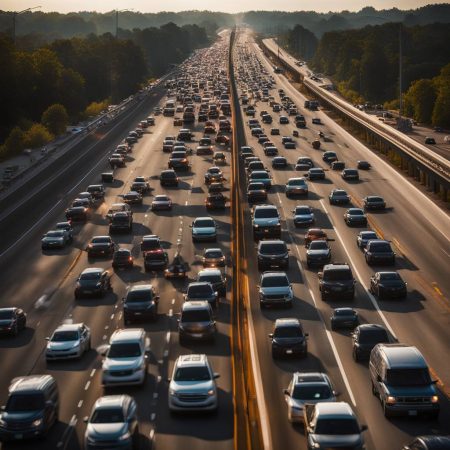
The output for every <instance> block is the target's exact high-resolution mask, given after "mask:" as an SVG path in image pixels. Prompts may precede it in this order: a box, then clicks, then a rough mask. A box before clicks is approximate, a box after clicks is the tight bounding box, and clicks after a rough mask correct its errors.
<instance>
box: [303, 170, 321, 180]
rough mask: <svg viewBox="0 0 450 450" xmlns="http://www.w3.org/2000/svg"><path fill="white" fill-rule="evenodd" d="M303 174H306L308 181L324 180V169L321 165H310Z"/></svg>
mask: <svg viewBox="0 0 450 450" xmlns="http://www.w3.org/2000/svg"><path fill="white" fill-rule="evenodd" d="M305 176H307V177H308V180H310V181H313V180H325V171H324V170H323V169H322V168H321V167H312V168H311V169H309V170H308V173H307V174H305Z"/></svg>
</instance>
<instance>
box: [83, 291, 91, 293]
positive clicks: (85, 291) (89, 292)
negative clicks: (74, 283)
mask: <svg viewBox="0 0 450 450" xmlns="http://www.w3.org/2000/svg"><path fill="white" fill-rule="evenodd" d="M84 293H85V294H92V291H84Z"/></svg>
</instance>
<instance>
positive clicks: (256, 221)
mask: <svg viewBox="0 0 450 450" xmlns="http://www.w3.org/2000/svg"><path fill="white" fill-rule="evenodd" d="M279 223H280V219H278V218H276V217H274V218H273V219H270V218H269V219H265V218H264V219H253V224H254V225H278V224H279Z"/></svg>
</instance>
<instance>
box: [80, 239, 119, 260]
mask: <svg viewBox="0 0 450 450" xmlns="http://www.w3.org/2000/svg"><path fill="white" fill-rule="evenodd" d="M114 249H115V244H114V241H113V240H112V239H111V237H110V236H94V237H93V238H92V239H91V242H90V243H89V245H88V246H87V249H86V251H87V254H88V257H93V256H111V255H112V254H113V253H114Z"/></svg>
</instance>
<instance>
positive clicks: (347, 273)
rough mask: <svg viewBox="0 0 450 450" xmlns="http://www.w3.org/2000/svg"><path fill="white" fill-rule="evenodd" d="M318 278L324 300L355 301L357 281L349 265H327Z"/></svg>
mask: <svg viewBox="0 0 450 450" xmlns="http://www.w3.org/2000/svg"><path fill="white" fill-rule="evenodd" d="M318 276H319V289H320V293H321V297H322V300H327V299H329V298H335V299H338V300H346V299H348V300H353V297H354V296H355V283H356V280H355V279H354V278H353V273H352V269H350V266H349V265H348V264H327V265H325V266H324V268H323V272H319V273H318Z"/></svg>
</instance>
